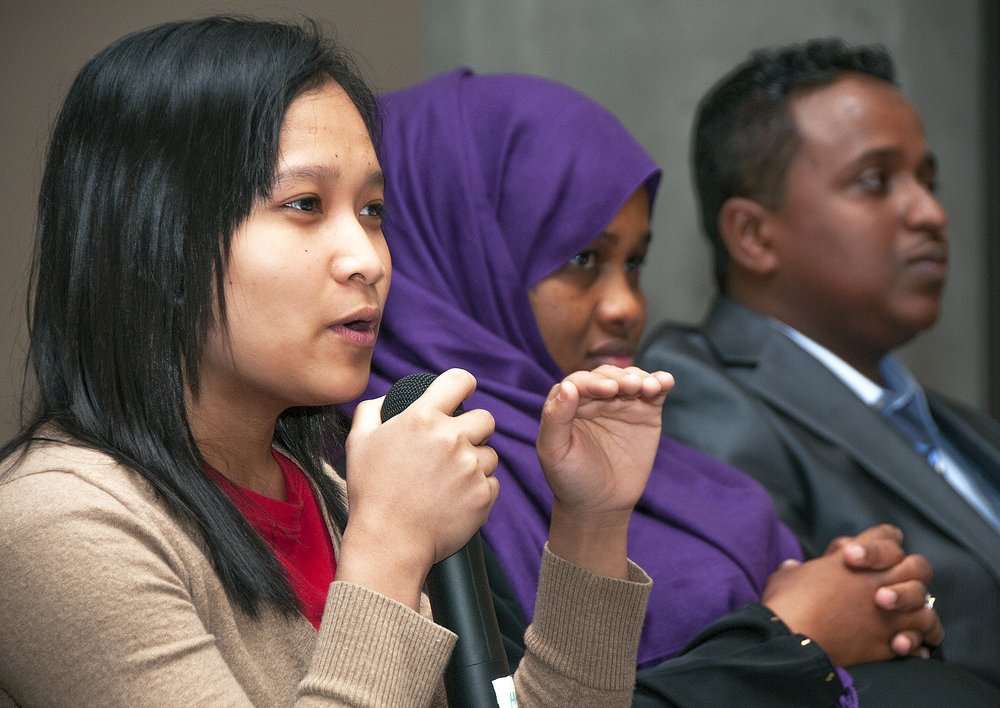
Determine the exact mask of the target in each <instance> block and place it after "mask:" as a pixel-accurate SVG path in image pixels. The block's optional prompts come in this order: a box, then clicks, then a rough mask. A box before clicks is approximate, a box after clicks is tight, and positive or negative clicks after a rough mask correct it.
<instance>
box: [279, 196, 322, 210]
mask: <svg viewBox="0 0 1000 708" xmlns="http://www.w3.org/2000/svg"><path fill="white" fill-rule="evenodd" d="M285 206H286V207H288V208H289V209H296V210H298V211H306V212H314V211H319V199H317V198H316V197H302V198H301V199H293V200H292V201H290V202H286V203H285Z"/></svg>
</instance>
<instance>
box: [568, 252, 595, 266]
mask: <svg viewBox="0 0 1000 708" xmlns="http://www.w3.org/2000/svg"><path fill="white" fill-rule="evenodd" d="M596 263H597V254H596V253H594V252H593V251H584V252H583V253H577V254H576V255H575V256H573V257H572V258H570V259H569V264H570V265H571V266H575V267H576V268H593V267H594V265H595V264H596Z"/></svg>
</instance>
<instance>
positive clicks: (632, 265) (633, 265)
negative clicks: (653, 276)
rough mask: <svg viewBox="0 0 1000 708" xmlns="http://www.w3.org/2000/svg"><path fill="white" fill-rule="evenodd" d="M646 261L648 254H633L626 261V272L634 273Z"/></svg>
mask: <svg viewBox="0 0 1000 708" xmlns="http://www.w3.org/2000/svg"><path fill="white" fill-rule="evenodd" d="M645 263H646V256H644V255H643V256H633V257H632V258H629V259H628V260H627V261H625V272H626V273H634V272H636V271H638V270H640V269H642V266H643V265H644V264H645Z"/></svg>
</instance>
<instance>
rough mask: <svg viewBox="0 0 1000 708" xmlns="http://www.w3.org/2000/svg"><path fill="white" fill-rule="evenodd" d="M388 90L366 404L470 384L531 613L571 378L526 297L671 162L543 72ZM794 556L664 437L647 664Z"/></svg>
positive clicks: (501, 550) (498, 512) (706, 468)
mask: <svg viewBox="0 0 1000 708" xmlns="http://www.w3.org/2000/svg"><path fill="white" fill-rule="evenodd" d="M380 100H381V104H382V108H383V110H384V116H383V120H384V133H383V139H382V145H381V150H380V155H379V157H380V159H381V162H382V167H383V169H384V170H385V173H386V177H387V180H388V183H387V185H386V204H387V216H386V219H385V220H384V229H385V234H386V237H387V239H388V242H389V248H390V250H391V252H392V259H393V276H392V288H391V291H390V296H389V300H388V305H387V308H386V311H385V317H384V319H383V322H382V330H381V334H380V336H379V343H378V345H377V346H376V347H375V356H374V362H373V369H372V377H371V381H370V383H369V387H368V390H367V392H366V397H374V396H380V395H382V394H384V393H385V392H386V390H388V388H389V386H390V384H391V382H393V381H395V380H396V379H398V378H400V377H402V376H405V375H407V374H410V373H413V372H415V371H431V372H440V371H443V370H445V369H447V368H450V367H461V368H465V369H468V370H469V371H471V372H472V373H473V374H474V375H475V376H476V378H477V380H478V381H479V387H478V389H477V391H476V393H475V394H474V395H473V396H472V398H471V399H470V400H469V401H468V402H467V403H466V407H467V408H468V407H481V408H486V409H487V410H489V411H490V412H491V413H492V414H493V416H494V417H495V418H496V423H497V428H496V433H495V434H494V435H493V437H492V438H491V439H490V445H492V446H493V447H494V448H495V449H496V451H497V452H498V453H499V456H500V466H499V468H498V470H497V473H496V474H497V477H498V478H499V480H500V497H499V499H498V500H497V503H496V505H495V506H494V507H493V511H492V512H491V514H490V518H489V521H488V522H487V523H486V525H485V526H484V527H483V535H484V536H485V538H486V539H487V540H488V542H489V543H490V546H491V547H492V548H493V550H494V552H495V553H496V555H497V557H498V559H499V561H500V563H501V565H502V566H503V567H504V569H505V570H506V572H507V575H508V578H509V580H510V582H511V585H512V586H513V588H514V589H515V592H516V594H517V598H518V601H519V602H520V604H521V606H522V609H523V610H524V612H525V615H526V616H527V617H528V618H530V617H531V616H532V610H533V605H534V600H535V590H536V587H537V582H538V568H539V562H540V558H541V552H542V546H543V544H544V543H545V540H546V537H547V533H548V518H549V511H550V508H551V497H552V495H551V492H550V491H549V489H548V486H547V485H546V483H545V479H544V477H543V475H542V471H541V468H540V466H539V463H538V459H537V457H536V456H535V436H536V434H537V432H538V419H539V415H540V413H541V409H542V402H543V401H544V399H545V395H546V393H547V392H548V390H549V388H550V387H551V386H552V385H553V384H554V383H555V382H556V381H558V380H560V379H561V378H562V376H563V375H562V373H561V371H560V370H559V367H558V366H557V365H556V363H555V362H554V361H553V360H552V358H551V356H550V355H549V354H548V352H547V350H546V348H545V345H544V344H543V343H542V339H541V335H540V333H539V331H538V328H537V326H536V324H535V319H534V315H533V313H532V310H531V305H530V304H529V301H528V296H527V290H528V288H529V287H530V286H532V285H533V284H535V283H537V282H538V281H539V280H541V279H542V278H544V277H546V276H547V275H549V274H550V273H552V272H553V271H554V270H556V269H558V268H559V267H560V266H562V265H563V264H564V263H566V262H567V261H568V260H569V259H570V258H571V257H573V256H574V255H575V254H577V253H578V252H580V251H581V250H582V249H583V248H584V247H585V246H587V245H588V244H589V243H590V242H591V241H592V240H593V239H594V238H595V237H596V236H597V235H598V233H600V231H601V230H602V229H604V228H605V227H606V226H607V225H608V223H609V222H610V221H611V219H612V217H614V215H615V214H616V213H617V212H618V210H619V209H620V208H621V207H622V205H624V204H625V202H626V201H627V200H628V199H629V197H630V196H631V195H632V194H633V193H634V192H635V191H636V190H637V189H639V188H640V187H643V186H645V187H646V188H647V189H648V190H649V192H650V199H651V201H652V197H653V196H654V195H655V192H656V187H657V184H658V182H659V178H660V170H659V168H658V167H657V166H656V164H655V163H654V162H653V161H652V159H651V158H650V157H649V156H648V155H647V154H646V152H645V151H644V150H643V149H642V148H641V147H640V146H639V145H638V143H637V142H636V141H635V140H634V139H633V138H632V136H631V135H629V133H628V132H627V131H626V130H625V128H624V127H622V125H621V124H620V123H619V122H618V120H617V119H616V118H615V117H614V116H613V115H612V114H611V113H610V112H608V111H607V110H605V109H604V108H602V107H601V106H599V105H597V104H595V103H594V102H593V101H591V100H590V99H589V98H587V97H585V96H583V95H581V94H580V93H578V92H576V91H574V90H571V89H569V88H567V87H565V86H563V85H560V84H557V83H554V82H552V81H549V80H546V79H541V78H537V77H530V76H518V75H476V74H474V73H473V72H471V71H469V70H467V69H458V70H455V71H452V72H449V73H446V74H442V75H440V76H437V77H435V78H433V79H431V80H429V81H427V82H425V83H422V84H419V85H417V86H413V87H411V88H408V89H405V90H402V91H398V92H395V93H390V94H387V95H385V96H383V97H382V98H381V99H380ZM667 405H668V406H669V398H668V402H667ZM799 552H800V551H799V548H798V545H797V543H796V542H795V541H794V539H793V537H792V535H791V533H790V532H789V531H788V530H787V529H786V528H785V527H784V526H782V525H781V524H780V523H779V521H778V519H777V516H776V514H775V511H774V509H773V507H772V505H771V502H770V499H769V497H768V496H767V494H766V492H765V491H764V490H763V489H762V488H761V487H760V486H759V485H758V484H757V483H756V482H754V481H752V480H751V479H750V478H749V477H747V476H746V475H744V474H742V473H741V472H738V471H737V470H735V469H733V468H731V467H728V466H726V465H724V464H722V463H721V462H718V461H716V460H713V459H711V458H709V457H706V456H704V455H702V454H701V453H699V452H697V451H695V450H693V449H691V448H688V447H686V446H684V445H681V444H680V443H677V442H675V441H671V440H668V439H666V438H664V439H663V441H662V444H661V445H660V449H659V453H658V455H657V458H656V462H655V466H654V469H653V473H652V476H651V477H650V480H649V484H648V486H647V489H646V492H645V494H644V495H643V498H642V500H641V502H640V504H639V506H638V508H637V510H636V513H635V514H634V515H633V520H632V525H631V528H630V534H629V555H630V557H631V558H632V559H634V560H635V561H636V562H637V563H639V565H641V566H642V567H643V568H644V569H645V570H646V571H647V572H648V573H649V575H650V576H652V578H653V580H654V584H653V591H652V596H651V598H650V602H649V612H648V615H647V617H646V624H645V628H644V631H643V636H642V642H641V644H640V648H639V665H640V666H648V665H651V664H655V663H658V662H659V661H662V660H663V659H666V658H668V657H671V656H673V655H675V654H677V653H678V652H679V651H680V649H681V648H682V647H683V646H684V644H686V643H687V642H688V640H690V639H691V638H692V637H693V636H694V635H695V634H696V633H697V632H698V631H699V630H701V629H702V628H704V627H705V626H706V625H708V624H709V623H711V622H712V621H714V620H716V619H718V618H719V617H721V616H723V615H725V614H727V613H729V612H731V611H733V610H736V609H739V608H740V607H742V606H743V605H744V604H746V603H748V602H753V601H756V600H758V599H759V597H760V593H761V590H762V588H763V587H764V582H765V580H766V578H767V576H768V575H769V574H770V573H771V571H772V570H774V568H775V567H776V565H777V564H778V563H779V562H780V561H781V560H782V559H784V558H787V557H791V556H798V554H799Z"/></svg>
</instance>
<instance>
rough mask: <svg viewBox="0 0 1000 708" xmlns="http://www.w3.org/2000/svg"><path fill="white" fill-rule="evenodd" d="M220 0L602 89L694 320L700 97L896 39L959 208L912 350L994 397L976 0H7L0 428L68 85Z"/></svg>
mask: <svg viewBox="0 0 1000 708" xmlns="http://www.w3.org/2000/svg"><path fill="white" fill-rule="evenodd" d="M214 12H235V13H242V14H253V15H258V16H267V17H285V18H289V17H290V18H294V17H297V16H301V15H308V16H312V17H316V18H317V19H320V20H321V21H324V22H326V23H329V25H330V26H332V27H336V30H337V35H338V36H339V37H340V39H341V40H342V41H343V43H344V44H345V45H347V46H348V47H350V48H351V49H353V50H354V51H355V52H356V53H358V54H359V55H360V56H361V57H362V59H363V66H365V67H366V68H367V72H368V75H369V78H371V80H372V81H373V83H374V84H375V85H376V86H377V87H378V88H380V89H386V90H388V89H393V88H397V87H400V86H404V85H407V84H410V83H413V82H415V81H418V80H420V79H421V78H424V77H426V76H429V75H431V74H433V73H436V72H438V71H444V70H447V69H450V68H452V67H454V66H456V65H466V66H469V67H471V68H473V69H475V70H477V71H482V72H490V71H521V72H528V73H536V74H541V75H544V76H549V77H551V78H554V79H558V80H561V81H563V82H565V83H567V84H570V85H571V86H574V87H576V88H578V89H580V90H582V91H584V92H585V93H587V94H589V95H591V96H593V97H594V98H595V99H597V100H598V101H600V102H602V103H604V104H605V105H606V106H607V107H608V108H610V109H611V110H612V111H614V112H615V113H616V114H617V115H618V117H619V118H620V119H621V120H622V121H623V122H624V123H625V124H626V125H627V126H628V127H629V128H630V129H631V130H632V131H633V132H634V133H635V135H636V137H637V138H638V139H639V140H640V141H641V142H642V143H643V144H644V145H645V146H646V147H647V149H648V150H649V151H650V152H651V153H652V155H653V156H654V157H655V158H656V159H657V160H658V161H659V162H660V164H661V165H663V167H664V170H665V175H664V181H663V186H662V187H661V190H660V195H659V197H658V203H657V205H656V213H655V217H654V223H653V229H654V233H655V238H654V245H653V249H652V252H651V256H650V262H649V265H648V266H647V269H646V272H645V276H644V283H645V286H646V289H647V291H648V292H649V294H650V321H651V323H652V322H657V321H659V320H661V319H665V318H671V319H682V320H695V319H697V318H699V317H700V316H701V314H702V312H703V311H704V309H705V307H706V306H707V304H708V301H709V298H710V297H711V293H712V283H711V277H710V268H709V257H708V250H707V247H706V246H705V245H704V243H703V238H702V236H701V234H700V232H699V228H698V224H697V220H696V215H695V207H694V202H693V196H692V190H691V186H690V178H689V171H688V164H687V155H688V138H689V132H690V124H691V119H692V115H693V111H694V107H695V104H696V102H697V101H698V99H699V97H700V96H701V95H702V94H703V93H704V92H705V90H706V89H707V88H708V87H709V86H710V85H711V84H712V83H713V82H714V81H715V80H716V79H717V78H719V77H720V76H721V75H722V74H723V73H725V72H726V71H727V70H728V69H730V68H731V67H732V66H733V65H735V64H736V63H737V62H739V61H740V60H742V59H744V58H745V57H746V56H747V54H748V53H749V52H750V51H751V50H752V49H754V48H756V47H759V46H763V45H769V44H778V43H787V42H798V41H803V40H806V39H809V38H812V37H818V36H829V35H837V36H841V37H843V38H845V39H846V40H848V41H850V42H855V43H869V42H877V43H881V44H884V45H885V46H886V47H887V48H888V49H889V50H890V52H892V54H893V55H894V57H895V59H896V60H897V64H898V69H899V78H900V82H901V84H902V87H903V90H904V92H905V93H907V94H908V95H909V96H910V97H911V99H912V100H913V101H914V103H915V104H916V106H917V108H918V110H919V111H920V113H921V115H922V116H923V119H924V123H925V127H926V130H927V134H928V137H929V140H930V143H931V146H932V148H933V149H934V150H935V151H936V152H937V154H938V158H939V161H940V165H941V168H940V171H941V174H940V177H941V179H940V184H941V192H940V195H941V199H942V201H943V203H944V205H945V207H946V208H947V209H948V212H949V214H950V219H951V221H950V234H951V240H952V276H951V281H950V283H949V286H948V289H947V292H946V296H945V305H944V311H943V316H942V318H941V321H940V322H939V323H938V325H937V326H936V327H935V328H934V329H933V330H931V331H930V332H928V333H926V334H924V335H923V336H922V337H920V338H919V339H918V340H917V341H915V342H914V343H913V344H911V345H909V346H908V347H907V348H906V349H905V350H904V352H903V358H904V359H905V360H906V362H907V363H908V364H909V365H910V366H911V367H912V368H913V369H914V371H915V372H916V373H917V375H918V377H919V378H921V379H922V380H923V381H924V382H925V383H926V384H928V385H929V386H931V387H933V388H935V389H937V390H939V391H941V392H944V393H946V394H949V395H951V396H952V397H954V398H957V399H960V400H963V401H965V402H967V403H970V404H972V405H974V406H977V407H981V408H984V407H985V406H986V403H987V381H988V376H987V373H988V372H987V361H988V358H987V339H988V337H987V334H988V331H987V322H988V318H987V283H988V273H987V265H986V264H987V258H986V254H987V240H986V234H985V231H986V226H985V220H986V219H985V213H986V206H987V201H986V200H987V197H986V195H987V192H986V189H985V188H984V186H983V184H984V164H985V162H984V160H983V159H982V151H983V149H984V131H983V126H982V116H983V115H984V114H985V108H986V107H985V105H984V101H985V100H986V99H985V97H984V96H983V95H982V91H981V90H980V88H981V86H982V85H983V84H984V81H983V77H984V75H985V72H987V71H988V70H989V71H996V70H997V68H996V67H987V66H985V65H984V58H983V54H984V53H983V51H982V49H983V47H982V45H983V34H984V33H983V32H981V31H980V23H981V21H982V17H981V15H982V13H983V4H982V3H980V2H979V1H978V0H868V1H862V0H853V1H846V0H841V1H839V2H834V1H832V0H826V1H824V0H741V1H739V2H737V1H736V0H732V1H730V0H614V1H613V2H609V1H608V0H355V1H353V2H352V1H351V0H295V1H294V2H293V1H292V0H286V2H284V3H269V4H268V3H255V2H250V1H249V0H239V1H232V2H226V3H207V2H197V1H196V0H171V1H170V2H163V1H162V0H159V1H157V0H128V1H125V0H91V1H90V2H86V3H81V2H77V1H76V0H39V1H37V2H27V1H26V0H0V105H2V108H0V229H2V231H0V233H2V250H0V439H3V438H6V437H8V436H9V435H10V434H11V433H12V432H13V431H14V430H15V429H16V427H17V425H18V401H19V398H20V391H21V378H22V371H23V360H24V356H25V351H26V339H25V329H26V327H25V324H24V321H25V317H24V292H25V288H26V284H27V271H28V266H29V255H30V249H31V241H32V229H33V221H34V200H35V196H36V194H35V193H36V190H37V185H38V181H39V175H40V167H41V162H42V159H43V156H44V147H45V143H46V139H47V136H48V132H49V129H50V127H51V123H52V120H53V117H54V115H55V113H56V111H57V110H58V106H59V102H60V100H61V98H62V96H63V94H64V93H65V91H66V89H67V88H68V85H69V83H70V81H71V80H72V78H73V76H74V75H75V73H76V72H77V70H78V69H79V68H80V66H81V65H82V64H83V63H84V62H85V61H86V60H87V59H88V58H89V57H90V56H92V55H93V54H94V53H95V52H96V51H98V50H99V49H100V48H102V47H103V46H105V45H106V44H108V43H109V42H110V41H111V40H113V39H115V38H116V37H118V36H120V35H122V34H124V33H126V32H128V31H131V30H135V29H139V28H141V27H145V26H147V25H150V24H153V23H156V22H161V21H165V20H170V19H179V18H187V17H194V16H202V15H206V14H211V13H214ZM43 277H44V274H43Z"/></svg>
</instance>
